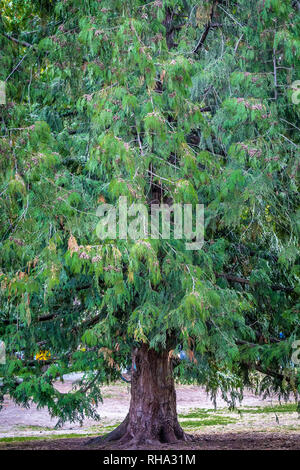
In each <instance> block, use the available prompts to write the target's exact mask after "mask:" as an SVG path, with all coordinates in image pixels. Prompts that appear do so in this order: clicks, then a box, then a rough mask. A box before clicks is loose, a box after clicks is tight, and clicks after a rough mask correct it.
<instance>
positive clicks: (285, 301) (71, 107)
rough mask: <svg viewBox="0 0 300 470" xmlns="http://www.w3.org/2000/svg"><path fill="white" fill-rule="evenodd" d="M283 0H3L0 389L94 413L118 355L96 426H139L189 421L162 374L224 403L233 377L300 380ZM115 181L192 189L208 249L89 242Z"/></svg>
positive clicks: (250, 382)
mask: <svg viewBox="0 0 300 470" xmlns="http://www.w3.org/2000/svg"><path fill="white" fill-rule="evenodd" d="M297 4H298V2H291V1H283V0H265V1H263V0H261V1H257V2H246V1H245V0H237V1H236V2H227V1H219V2H217V1H205V2H200V3H199V2H196V1H189V0H186V1H185V0H168V1H161V0H156V1H152V2H144V1H139V0H131V1H126V2H123V1H121V0H114V1H112V0H110V1H106V0H103V1H101V2H98V1H93V0H89V1H84V2H82V1H79V0H70V1H61V2H58V1H52V2H44V1H43V2H33V1H27V2H24V1H23V2H19V1H17V0H15V1H10V2H6V1H2V2H1V9H2V16H1V19H0V41H1V53H0V54H1V55H0V58H1V72H0V73H1V76H0V78H1V79H2V80H5V81H6V84H7V103H6V105H5V106H3V105H2V106H1V107H0V111H1V140H0V152H1V170H2V171H1V192H0V194H1V199H0V201H1V215H0V217H1V245H0V256H1V266H2V267H1V269H2V272H1V278H0V280H1V312H0V319H1V323H0V335H1V338H2V339H3V340H4V341H5V343H6V346H7V363H6V364H5V365H2V366H0V367H1V375H2V379H1V380H2V382H3V383H2V387H1V397H2V399H3V396H4V394H5V393H9V394H10V396H11V397H12V398H13V399H14V400H15V402H16V403H18V404H22V405H23V406H24V405H25V406H29V403H30V400H33V401H34V402H35V403H37V405H38V406H47V407H48V409H49V411H50V413H51V415H52V416H56V417H58V418H59V421H58V424H61V423H62V422H63V421H64V420H70V421H74V420H78V419H79V420H82V419H83V418H84V416H90V417H94V418H97V414H96V411H95V406H96V405H97V404H98V402H99V400H101V393H100V385H101V384H102V383H106V382H109V381H113V380H115V379H117V378H118V377H119V375H120V368H121V367H124V366H125V365H127V364H128V361H129V360H130V356H131V355H132V356H133V359H134V361H135V364H136V370H135V371H134V373H133V377H132V386H131V388H132V394H131V404H130V410H129V413H128V416H127V417H126V419H125V421H124V422H123V423H122V424H121V425H120V426H119V427H118V428H117V429H116V430H115V431H113V433H111V435H109V436H108V439H121V441H122V442H127V441H130V442H132V443H143V442H155V441H158V440H159V441H162V442H172V441H175V440H180V439H187V436H186V435H185V434H184V433H183V431H182V429H181V428H180V426H179V424H178V421H177V414H176V397H175V389H174V376H175V378H176V377H177V378H178V379H180V380H181V381H191V382H193V383H198V384H204V385H205V386H206V387H207V390H208V391H210V393H211V396H212V398H213V399H215V397H216V393H217V392H218V390H220V391H221V392H222V395H223V398H225V399H226V400H227V401H228V403H229V405H230V406H234V405H235V404H236V402H237V400H238V399H240V398H241V397H242V392H243V387H244V386H253V387H254V386H255V387H256V388H257V390H258V391H260V392H262V393H265V394H267V393H269V392H270V391H276V392H279V393H280V394H281V395H282V396H283V397H284V398H286V397H288V395H289V394H290V393H293V394H294V395H295V396H297V392H298V390H299V372H298V371H297V368H296V367H295V364H294V363H293V362H292V361H291V354H292V352H293V347H292V345H293V341H294V340H295V339H297V337H299V297H298V294H299V251H298V234H299V223H298V221H299V205H298V203H299V198H298V194H297V186H296V175H297V169H298V167H299V128H298V127H297V118H299V105H297V104H294V103H293V101H292V93H293V89H292V83H293V82H294V81H295V80H297V79H298V78H299V53H300V41H299V29H300V24H299V23H300V22H299V12H298V6H297ZM120 195H123V196H127V198H128V201H129V202H137V201H138V202H141V203H144V204H146V205H147V206H148V207H149V211H150V210H151V205H152V204H154V203H155V204H157V203H160V202H166V203H172V202H184V203H191V204H196V203H203V204H204V205H205V243H204V246H203V248H202V250H200V251H186V249H185V240H175V239H173V238H172V237H171V239H170V240H153V239H145V240H138V241H134V240H130V239H128V240H127V241H125V240H119V239H117V240H107V241H105V242H100V241H99V239H98V237H97V235H96V230H95V229H96V224H97V222H98V219H97V216H96V208H97V207H98V205H99V204H101V203H104V202H108V203H111V204H115V203H116V201H117V199H118V197H119V196H120ZM180 346H181V347H182V348H183V349H184V350H185V351H187V353H188V355H189V361H188V362H185V363H180V364H177V365H176V363H175V361H174V359H173V358H174V356H175V355H176V352H178V350H179V347H180ZM40 350H44V351H50V354H51V355H50V356H49V355H48V359H47V360H45V361H36V360H35V359H34V358H35V354H37V353H38V352H39V351H40ZM20 353H22V358H20ZM45 365H47V366H49V367H45ZM174 365H176V367H175V369H174ZM173 369H174V370H173ZM70 370H72V371H84V372H85V375H84V377H83V379H82V381H81V382H80V384H79V386H78V387H77V389H75V390H73V391H72V392H70V393H65V394H62V393H60V392H59V391H58V390H57V389H56V388H55V387H54V385H53V384H54V382H55V381H56V380H57V379H58V378H62V375H63V374H64V373H66V372H69V371H70ZM257 372H259V373H257ZM20 379H21V380H20Z"/></svg>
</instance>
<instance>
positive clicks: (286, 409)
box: [238, 403, 297, 414]
mask: <svg viewBox="0 0 300 470" xmlns="http://www.w3.org/2000/svg"><path fill="white" fill-rule="evenodd" d="M296 411H297V403H284V404H283V405H274V406H272V405H268V406H257V407H247V408H241V409H240V410H238V412H241V413H251V414H259V413H295V412H296Z"/></svg>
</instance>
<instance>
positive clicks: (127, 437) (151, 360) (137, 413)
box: [94, 344, 190, 445]
mask: <svg viewBox="0 0 300 470" xmlns="http://www.w3.org/2000/svg"><path fill="white" fill-rule="evenodd" d="M134 360H135V365H136V369H135V370H134V371H133V373H132V381H131V402H130V408H129V412H128V415H127V416H126V418H125V420H124V421H123V422H122V423H121V424H120V426H118V427H117V428H116V429H115V430H114V431H112V432H111V433H110V434H109V435H108V436H106V438H105V441H116V440H118V441H119V444H123V443H124V444H125V443H129V444H130V445H140V444H153V443H158V442H160V443H171V442H177V441H183V440H189V439H190V437H189V436H187V435H186V434H185V433H184V432H183V430H182V428H181V426H180V424H179V422H178V418H177V411H176V392H175V386H174V379H173V366H172V358H171V356H170V354H169V352H168V351H167V350H164V351H162V352H159V353H158V352H157V351H155V350H154V349H150V348H149V347H148V346H147V345H146V344H143V345H142V346H141V348H140V349H138V350H137V351H136V353H135V357H134ZM99 440H101V439H99V438H97V441H99ZM94 442H95V441H94Z"/></svg>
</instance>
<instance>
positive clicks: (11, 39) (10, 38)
mask: <svg viewBox="0 0 300 470" xmlns="http://www.w3.org/2000/svg"><path fill="white" fill-rule="evenodd" d="M3 36H5V37H6V38H7V39H9V40H10V41H13V42H15V43H16V44H20V45H21V46H24V47H34V45H33V44H30V43H29V42H26V41H21V40H20V39H16V38H14V37H13V36H11V35H10V34H7V33H3Z"/></svg>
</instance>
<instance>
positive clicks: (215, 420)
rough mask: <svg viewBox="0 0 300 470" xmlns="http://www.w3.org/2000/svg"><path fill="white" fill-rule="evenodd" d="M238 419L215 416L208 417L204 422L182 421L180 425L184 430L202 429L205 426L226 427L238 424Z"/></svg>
mask: <svg viewBox="0 0 300 470" xmlns="http://www.w3.org/2000/svg"><path fill="white" fill-rule="evenodd" d="M236 421H237V419H235V418H228V417H226V416H215V417H208V418H207V419H202V420H186V421H180V424H181V426H182V427H183V428H186V429H187V428H201V427H203V426H218V425H222V426H226V425H227V424H232V423H236Z"/></svg>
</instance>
